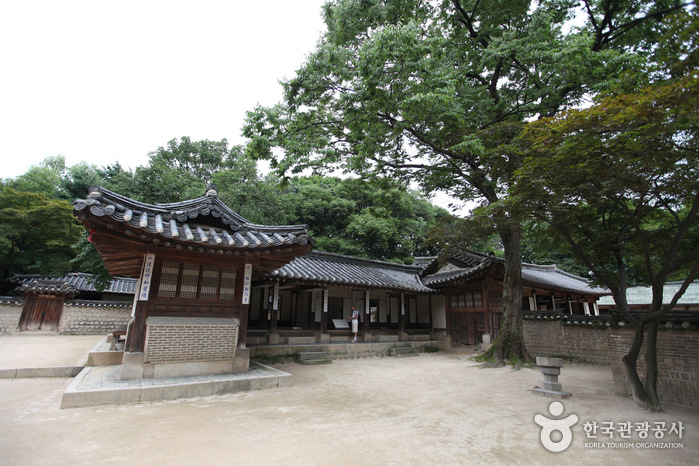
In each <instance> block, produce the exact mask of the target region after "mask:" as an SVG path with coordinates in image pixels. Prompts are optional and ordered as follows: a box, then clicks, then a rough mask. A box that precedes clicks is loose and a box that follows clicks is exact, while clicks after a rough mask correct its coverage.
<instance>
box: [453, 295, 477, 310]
mask: <svg viewBox="0 0 699 466" xmlns="http://www.w3.org/2000/svg"><path fill="white" fill-rule="evenodd" d="M450 301H451V309H481V308H482V307H483V298H482V296H481V292H480V291H462V292H460V293H452V294H451V296H450Z"/></svg>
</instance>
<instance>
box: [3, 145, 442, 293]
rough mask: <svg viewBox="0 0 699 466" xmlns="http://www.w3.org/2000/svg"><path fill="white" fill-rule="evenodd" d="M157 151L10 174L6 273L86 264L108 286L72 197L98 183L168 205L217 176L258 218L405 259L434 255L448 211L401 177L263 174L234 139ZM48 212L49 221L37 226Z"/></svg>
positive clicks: (320, 245) (330, 242)
mask: <svg viewBox="0 0 699 466" xmlns="http://www.w3.org/2000/svg"><path fill="white" fill-rule="evenodd" d="M149 155H150V158H149V162H148V164H147V165H145V166H141V167H137V168H136V169H135V170H133V171H131V170H125V169H124V168H122V167H121V166H120V165H119V164H118V163H117V164H115V165H111V166H106V167H96V166H93V165H88V164H85V163H79V164H76V165H73V166H69V167H68V166H66V164H65V158H64V157H62V156H56V157H49V158H47V159H46V160H45V161H44V162H42V163H41V164H39V165H38V166H32V167H31V168H30V169H29V170H27V172H26V173H25V174H23V175H20V176H18V177H16V178H14V179H6V180H3V185H5V186H6V187H5V188H4V191H3V195H2V196H3V197H2V220H3V223H2V229H1V230H0V232H1V234H2V239H1V240H0V241H1V243H0V244H2V251H1V252H2V254H3V256H2V261H1V262H0V271H2V273H3V276H4V277H5V278H6V277H7V276H9V275H10V274H12V273H39V274H43V275H54V276H57V275H63V274H65V273H66V272H69V271H81V272H90V273H93V274H95V277H96V280H97V282H96V284H97V285H98V286H104V285H106V284H108V283H109V281H110V279H111V277H110V276H109V274H108V273H107V271H106V270H105V269H104V266H103V264H102V262H101V260H100V258H99V255H98V254H97V252H96V251H95V249H94V247H93V246H92V244H91V243H89V242H88V241H87V238H86V236H85V235H84V234H83V235H80V234H79V232H80V231H81V229H80V228H79V224H78V222H77V221H76V220H75V219H74V218H73V217H72V209H71V208H70V204H69V202H66V201H72V200H75V199H77V198H84V197H85V196H86V195H87V193H88V190H89V187H90V186H92V185H100V186H103V187H105V188H107V189H111V190H113V191H115V192H118V193H120V194H123V195H125V196H128V197H131V198H133V199H136V200H139V201H142V202H147V203H159V202H178V201H181V200H184V199H192V198H196V197H199V196H202V195H203V194H204V192H205V191H206V188H207V186H208V185H209V184H210V183H214V184H216V185H217V188H218V191H219V197H220V198H221V200H222V201H223V202H224V203H226V204H227V205H228V206H229V207H230V208H231V209H233V210H234V211H235V212H237V213H239V214H240V215H242V216H243V217H245V218H247V219H248V220H250V221H251V222H253V223H258V224H268V225H282V224H307V225H308V226H309V229H310V231H311V234H312V235H313V236H314V238H316V241H317V244H316V249H318V250H322V251H328V252H335V253H340V254H347V255H353V256H359V257H367V258H372V259H380V260H388V261H396V262H400V263H406V262H407V263H410V262H412V260H413V257H414V256H415V255H425V254H432V253H433V252H434V250H432V249H424V248H422V247H421V244H422V243H423V240H424V237H425V235H426V232H427V231H428V230H429V228H430V227H431V226H432V225H433V224H434V222H435V220H436V218H438V217H439V216H442V215H445V214H446V211H445V210H444V209H440V208H436V207H434V206H432V205H431V204H430V203H429V202H428V201H427V200H425V199H424V198H423V197H422V196H421V195H420V194H418V193H417V192H415V191H411V190H409V189H406V188H405V186H404V185H402V184H400V183H398V182H386V183H383V184H377V183H369V182H366V181H362V180H358V179H340V178H332V177H330V178H327V177H326V178H321V177H295V178H293V179H290V180H286V182H284V183H282V182H281V181H280V180H279V179H278V178H277V177H275V176H273V175H268V176H266V177H262V176H260V174H259V173H258V171H257V162H256V161H255V160H253V159H252V158H251V157H249V156H248V155H246V154H245V153H244V151H243V149H242V148H241V147H239V146H234V147H232V148H229V147H228V143H227V141H226V140H225V139H224V140H222V141H219V142H212V141H206V140H204V141H191V140H190V139H189V138H186V137H185V138H182V139H181V140H179V141H178V140H177V139H173V140H172V141H170V142H169V143H168V145H167V148H163V147H160V148H158V150H156V151H155V152H152V153H151V154H149ZM13 188H14V189H13ZM16 190H21V191H16ZM19 206H23V207H22V208H20V207H19ZM42 218H45V219H47V221H46V222H44V223H42V224H41V225H38V224H36V222H38V221H39V220H40V219H42ZM59 220H60V222H63V223H60V222H59ZM59 223H60V225H59ZM39 226H40V227H41V228H37V227H39ZM29 233H31V234H29ZM50 235H53V236H54V237H49V236H50Z"/></svg>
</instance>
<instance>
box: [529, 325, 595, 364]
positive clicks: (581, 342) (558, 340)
mask: <svg viewBox="0 0 699 466" xmlns="http://www.w3.org/2000/svg"><path fill="white" fill-rule="evenodd" d="M524 342H525V344H526V346H527V349H528V350H529V353H530V354H531V355H532V357H536V356H541V357H557V358H560V357H563V358H570V359H573V360H577V361H581V362H592V363H595V364H609V356H608V354H607V333H606V327H604V326H599V325H589V324H585V323H583V324H567V323H564V321H562V320H555V319H551V320H538V319H537V320H525V321H524Z"/></svg>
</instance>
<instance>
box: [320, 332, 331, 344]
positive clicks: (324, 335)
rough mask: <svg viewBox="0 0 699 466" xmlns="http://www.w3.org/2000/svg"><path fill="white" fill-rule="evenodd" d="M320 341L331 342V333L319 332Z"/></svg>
mask: <svg viewBox="0 0 699 466" xmlns="http://www.w3.org/2000/svg"><path fill="white" fill-rule="evenodd" d="M318 343H330V334H329V333H320V334H318Z"/></svg>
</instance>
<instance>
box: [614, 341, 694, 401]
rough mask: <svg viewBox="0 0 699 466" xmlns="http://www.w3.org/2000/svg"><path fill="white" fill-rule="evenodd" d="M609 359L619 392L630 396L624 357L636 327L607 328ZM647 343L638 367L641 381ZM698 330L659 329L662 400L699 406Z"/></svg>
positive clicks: (659, 388) (659, 370)
mask: <svg viewBox="0 0 699 466" xmlns="http://www.w3.org/2000/svg"><path fill="white" fill-rule="evenodd" d="M607 341H608V351H609V359H610V361H611V365H612V373H613V376H614V390H615V392H616V394H617V395H631V386H630V384H629V382H628V379H627V377H626V369H624V365H623V363H622V362H621V358H622V357H623V356H624V355H625V354H626V353H628V350H629V348H630V347H631V342H632V341H633V329H630V328H619V327H614V328H609V329H608V330H607ZM645 357H646V343H645V341H644V343H643V346H642V347H641V354H640V355H639V358H638V362H637V368H638V373H639V375H640V377H641V380H644V377H645V375H646V360H645ZM698 366H699V332H696V331H692V330H673V329H663V328H661V329H660V331H659V332H658V396H659V397H660V402H661V403H671V404H680V405H684V406H693V407H698V406H699V377H698V375H699V374H697V367H698Z"/></svg>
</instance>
